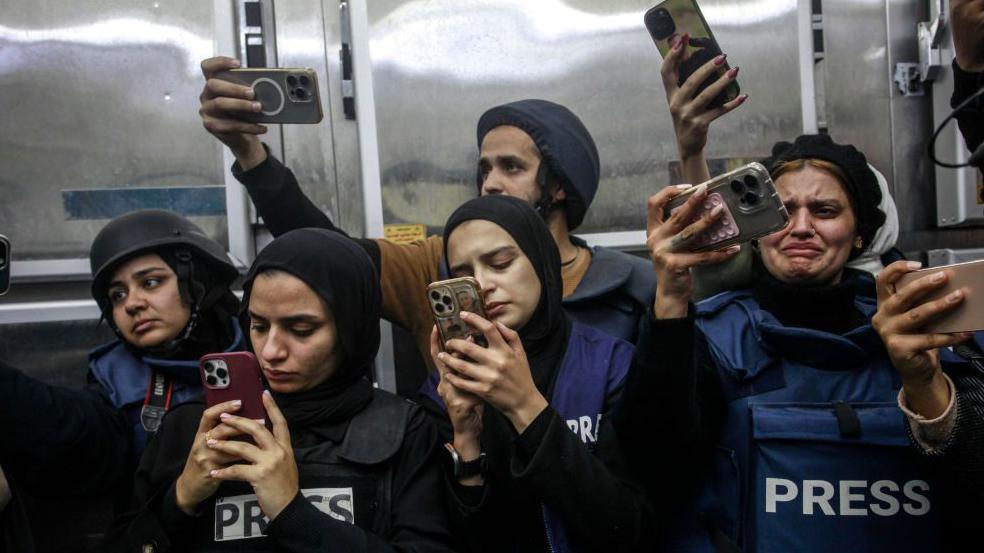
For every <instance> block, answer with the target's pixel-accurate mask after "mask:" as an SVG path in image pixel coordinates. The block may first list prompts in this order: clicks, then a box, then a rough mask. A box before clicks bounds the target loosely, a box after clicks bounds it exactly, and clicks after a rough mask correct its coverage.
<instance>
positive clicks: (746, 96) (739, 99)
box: [738, 94, 748, 102]
mask: <svg viewBox="0 0 984 553" xmlns="http://www.w3.org/2000/svg"><path fill="white" fill-rule="evenodd" d="M747 99H748V94H742V95H741V96H739V97H738V101H739V102H744V101H745V100H747Z"/></svg>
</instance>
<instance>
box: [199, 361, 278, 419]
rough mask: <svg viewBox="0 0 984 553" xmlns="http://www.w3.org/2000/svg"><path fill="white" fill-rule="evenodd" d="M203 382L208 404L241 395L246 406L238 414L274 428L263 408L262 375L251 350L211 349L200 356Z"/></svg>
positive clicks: (230, 399) (212, 404)
mask: <svg viewBox="0 0 984 553" xmlns="http://www.w3.org/2000/svg"><path fill="white" fill-rule="evenodd" d="M198 367H199V369H200V370H201V376H202V386H203V387H204V388H205V405H206V406H208V407H212V406H214V405H218V404H219V403H222V402H225V401H232V400H235V399H238V400H240V401H242V402H243V406H242V407H241V408H240V409H239V411H238V412H237V413H236V415H238V416H240V417H246V418H250V419H253V420H255V421H256V422H259V423H262V424H264V425H265V426H266V427H267V428H268V429H269V428H272V426H271V425H270V421H269V419H267V416H266V409H264V408H263V400H262V399H261V398H260V395H261V394H262V393H263V389H264V386H263V378H262V376H261V374H260V364H259V363H258V362H257V361H256V357H255V356H254V355H253V354H252V353H250V352H248V351H233V352H227V353H209V354H207V355H203V356H202V357H201V359H199V360H198Z"/></svg>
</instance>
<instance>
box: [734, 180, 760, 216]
mask: <svg viewBox="0 0 984 553" xmlns="http://www.w3.org/2000/svg"><path fill="white" fill-rule="evenodd" d="M731 190H732V191H733V192H734V193H735V194H736V195H737V196H738V203H740V204H741V207H745V208H753V207H755V206H757V205H758V204H759V203H760V202H761V201H762V196H761V194H762V186H761V183H760V182H759V180H758V179H757V178H755V175H745V176H744V177H742V178H741V179H740V180H739V179H737V178H736V179H733V180H732V181H731Z"/></svg>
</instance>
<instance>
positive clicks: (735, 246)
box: [725, 244, 741, 253]
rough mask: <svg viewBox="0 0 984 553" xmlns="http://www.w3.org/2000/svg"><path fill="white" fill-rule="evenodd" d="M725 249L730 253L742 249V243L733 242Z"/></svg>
mask: <svg viewBox="0 0 984 553" xmlns="http://www.w3.org/2000/svg"><path fill="white" fill-rule="evenodd" d="M725 251H727V252H728V253H735V252H738V251H741V244H732V245H730V246H728V249H727V250H725Z"/></svg>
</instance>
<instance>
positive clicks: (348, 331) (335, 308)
mask: <svg viewBox="0 0 984 553" xmlns="http://www.w3.org/2000/svg"><path fill="white" fill-rule="evenodd" d="M270 269H276V270H280V271H284V272H286V273H288V274H290V275H293V276H295V277H297V278H299V279H300V280H302V281H303V282H304V283H305V284H307V285H308V286H309V287H310V288H311V289H312V290H314V292H315V293H316V294H317V295H318V296H320V297H321V299H323V300H324V302H325V305H327V307H328V309H329V311H330V312H331V315H332V318H333V319H334V321H335V327H336V332H337V334H338V342H337V344H338V345H337V347H338V348H339V350H340V351H339V352H338V355H339V358H338V363H337V366H336V369H335V373H334V374H332V375H331V377H329V378H328V379H327V380H325V381H324V382H322V383H321V384H319V385H317V386H315V387H314V388H312V389H310V390H305V391H303V392H298V393H294V394H278V393H274V394H273V395H274V399H276V401H277V405H278V406H279V407H280V409H281V410H282V411H283V412H284V416H285V417H287V420H288V421H289V422H290V423H291V424H292V425H293V424H301V425H306V424H310V423H315V422H316V423H319V424H331V423H335V422H340V421H344V420H347V419H349V418H351V416H352V415H354V414H355V413H358V412H359V411H360V410H362V408H363V407H365V405H366V404H367V403H368V402H369V400H370V399H371V397H372V383H371V382H370V380H369V375H370V374H371V371H372V363H373V359H374V358H375V357H376V352H377V350H378V349H379V316H380V310H381V304H382V299H381V297H382V294H381V292H380V288H379V275H378V274H377V273H376V268H375V266H374V265H373V263H372V261H371V260H370V259H369V256H368V255H367V254H366V252H365V251H364V250H363V249H362V248H361V247H360V246H359V245H358V244H356V243H355V242H353V241H352V240H351V239H350V238H347V237H344V236H341V235H339V234H337V233H334V232H329V231H326V230H321V229H312V228H307V229H299V230H294V231H291V232H288V233H287V234H284V235H282V236H280V237H279V238H277V239H276V240H274V241H273V242H271V243H270V244H269V245H267V247H265V248H264V249H263V251H261V252H260V254H259V255H258V256H257V257H256V261H254V262H253V266H252V267H250V270H249V273H248V274H247V275H246V281H245V282H244V283H243V313H244V314H247V312H248V308H249V298H250V292H251V291H252V288H253V283H254V282H255V280H256V278H257V276H258V275H259V274H261V273H263V272H264V271H266V270H270Z"/></svg>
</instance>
